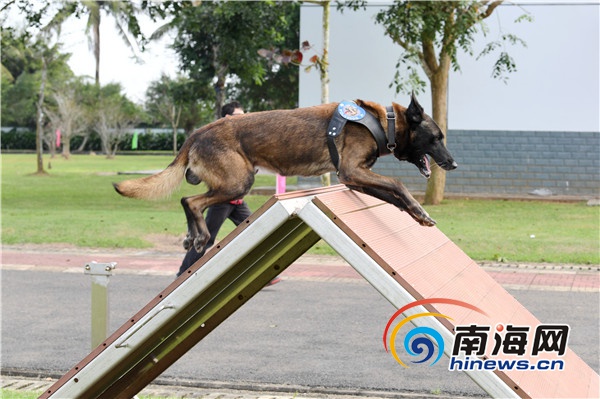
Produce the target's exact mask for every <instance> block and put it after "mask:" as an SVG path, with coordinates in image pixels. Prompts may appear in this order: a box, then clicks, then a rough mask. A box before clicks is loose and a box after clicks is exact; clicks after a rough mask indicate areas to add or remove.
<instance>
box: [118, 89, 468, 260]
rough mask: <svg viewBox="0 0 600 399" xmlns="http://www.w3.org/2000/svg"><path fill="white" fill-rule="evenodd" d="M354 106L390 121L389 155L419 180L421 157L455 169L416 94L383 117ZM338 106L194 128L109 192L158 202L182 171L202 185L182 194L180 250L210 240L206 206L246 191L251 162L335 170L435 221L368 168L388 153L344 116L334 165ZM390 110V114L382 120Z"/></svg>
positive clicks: (277, 168) (384, 125) (288, 170)
mask: <svg viewBox="0 0 600 399" xmlns="http://www.w3.org/2000/svg"><path fill="white" fill-rule="evenodd" d="M355 105H357V107H356V108H358V109H359V110H361V111H362V112H363V114H365V113H369V114H371V115H367V116H369V117H370V118H371V119H372V120H374V121H376V122H378V126H377V127H378V129H379V130H381V131H382V132H383V131H386V130H387V129H388V120H390V121H391V122H390V127H391V128H392V129H390V130H389V136H390V141H392V142H391V143H388V149H389V151H388V152H390V151H391V152H393V154H394V156H395V157H396V158H397V159H399V160H401V161H408V162H411V163H413V164H414V165H416V166H417V168H419V170H420V171H421V173H422V174H423V175H424V176H425V177H429V175H430V169H429V161H428V159H427V155H429V156H431V157H432V158H433V159H434V160H435V161H436V162H437V164H438V165H439V166H441V167H442V168H443V169H446V170H451V169H455V168H456V162H454V160H453V159H452V156H451V155H450V153H449V152H448V150H447V149H446V147H445V146H444V141H443V139H444V136H443V133H442V132H441V130H440V128H439V127H438V126H437V124H436V123H435V122H434V121H433V119H432V118H431V117H429V116H428V115H426V114H425V113H424V112H423V108H422V107H421V106H420V105H419V103H418V102H417V100H416V98H415V97H414V96H412V98H411V103H410V105H409V106H408V108H405V107H403V106H401V105H399V104H395V103H394V104H393V112H392V108H389V114H386V108H385V107H383V106H381V105H379V104H376V103H373V102H368V101H362V100H357V101H356V104H355ZM337 108H338V104H337V103H334V104H324V105H318V106H315V107H308V108H298V109H293V110H274V111H265V112H257V113H249V114H244V115H239V116H234V117H227V118H223V119H219V120H217V121H216V122H213V123H211V124H208V125H206V126H204V127H202V128H200V129H198V130H197V131H195V132H194V133H193V134H192V135H191V136H190V137H189V138H188V139H187V140H186V142H185V143H184V144H183V146H182V147H181V150H180V151H179V154H178V155H177V157H176V158H175V159H174V160H173V162H171V164H170V165H169V166H168V167H167V168H166V169H165V170H163V171H162V172H160V173H157V174H155V175H153V176H148V177H144V178H141V179H135V180H126V181H123V182H121V183H118V184H114V186H115V189H116V190H117V192H118V193H119V194H121V195H124V196H127V197H132V198H140V199H157V198H162V197H165V196H167V195H169V194H170V193H172V192H173V191H174V190H175V189H176V188H177V187H178V186H179V184H180V183H181V181H182V180H183V178H184V176H185V178H186V180H187V181H188V182H189V183H191V184H199V183H200V182H201V181H203V182H204V183H206V185H207V186H208V191H207V192H206V193H204V194H201V195H197V196H192V197H186V198H182V199H181V204H182V206H183V208H184V211H185V214H186V218H187V222H188V235H187V237H186V239H185V241H184V247H185V248H186V249H189V248H190V246H191V245H194V246H195V248H196V250H197V251H201V249H202V248H203V247H204V246H205V245H206V242H207V241H208V239H209V233H208V230H207V228H206V223H205V221H204V217H203V215H202V214H203V212H204V210H205V209H206V208H208V207H209V206H211V205H214V204H218V203H221V202H226V201H230V200H234V199H238V198H241V197H243V196H244V195H246V194H247V193H248V191H249V190H250V188H251V187H252V184H253V182H254V174H255V171H256V169H257V167H263V168H266V169H269V170H272V171H273V172H277V173H279V174H280V175H284V176H294V175H300V176H318V175H322V174H324V173H327V172H332V171H336V169H337V170H338V176H339V180H340V182H341V183H343V184H345V185H347V186H348V187H349V188H351V189H354V190H358V191H361V192H364V193H366V194H369V195H372V196H374V197H377V198H379V199H381V200H384V201H386V202H389V203H391V204H393V205H395V206H397V207H398V208H400V209H403V210H405V211H406V212H408V213H409V214H410V215H411V216H412V217H413V218H414V219H415V220H416V221H417V222H419V223H420V224H421V225H424V226H433V225H434V224H435V221H434V220H433V219H431V218H430V217H429V215H428V214H427V212H425V210H424V209H423V208H422V207H421V206H420V205H419V203H418V202H417V201H416V200H415V199H414V198H413V197H412V195H411V194H410V193H409V192H408V190H407V189H406V188H405V187H404V185H403V184H402V183H401V182H400V181H398V180H396V179H393V178H390V177H385V176H381V175H378V174H376V173H373V172H372V171H371V170H370V168H371V167H372V166H373V164H374V163H375V161H376V160H377V157H378V156H379V155H381V154H385V153H386V151H385V148H384V149H383V150H382V147H381V145H380V146H378V141H377V140H376V137H377V136H376V135H375V134H374V133H372V132H371V131H370V129H369V128H367V127H365V126H364V125H362V124H359V123H352V122H351V121H352V120H351V119H350V120H349V122H350V123H346V124H345V126H344V127H343V128H342V129H339V130H340V131H341V134H339V135H336V137H335V139H333V140H332V141H333V142H334V143H335V144H334V148H335V149H337V151H338V152H339V162H337V165H334V162H333V161H332V157H333V154H332V155H330V152H329V151H330V150H329V149H328V144H327V141H328V139H327V138H326V136H327V134H326V132H327V129H328V126H329V127H330V128H331V126H330V125H329V122H330V120H331V119H332V116H333V115H334V112H336V109H337ZM390 115H391V118H393V119H388V118H390ZM394 120H395V126H394ZM334 130H335V129H334ZM383 140H385V133H384V138H383ZM380 141H381V140H380ZM335 149H334V152H335Z"/></svg>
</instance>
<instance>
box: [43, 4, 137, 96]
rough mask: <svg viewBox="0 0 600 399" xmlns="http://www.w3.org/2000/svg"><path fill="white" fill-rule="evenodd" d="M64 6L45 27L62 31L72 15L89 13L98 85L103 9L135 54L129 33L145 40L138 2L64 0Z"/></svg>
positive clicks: (97, 83)
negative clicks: (140, 23)
mask: <svg viewBox="0 0 600 399" xmlns="http://www.w3.org/2000/svg"><path fill="white" fill-rule="evenodd" d="M61 2H62V7H61V8H60V9H59V10H58V12H57V13H56V14H55V15H54V16H53V17H52V19H51V20H50V22H49V23H48V25H46V27H45V28H44V29H46V30H49V29H56V30H58V31H60V26H61V25H62V24H63V23H64V21H65V20H66V19H67V18H69V17H70V16H72V15H74V16H75V17H77V18H79V17H80V16H81V15H87V17H88V19H87V27H86V33H88V34H89V33H90V30H91V32H92V36H91V43H92V46H93V49H94V59H95V61H96V74H95V82H96V85H97V86H98V85H100V22H101V18H102V11H104V12H106V14H107V15H109V16H112V18H113V19H114V21H115V25H116V28H117V30H118V32H119V34H120V35H121V37H122V38H123V40H124V41H125V43H126V44H127V45H129V47H130V48H131V49H132V51H133V52H134V54H135V48H136V44H135V43H134V42H133V41H132V40H131V39H130V37H129V34H131V35H132V36H133V37H134V38H138V39H139V40H143V35H142V32H141V29H140V26H139V23H138V20H137V16H136V14H137V13H138V12H139V10H138V8H137V6H136V3H134V2H131V1H102V0H89V1H67V0H62V1H61Z"/></svg>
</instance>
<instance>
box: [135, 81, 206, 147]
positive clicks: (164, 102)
mask: <svg viewBox="0 0 600 399" xmlns="http://www.w3.org/2000/svg"><path fill="white" fill-rule="evenodd" d="M213 98H214V92H213V89H212V87H211V86H209V85H206V84H204V85H202V84H200V83H199V82H196V81H194V80H192V79H190V78H187V77H183V76H178V77H177V78H175V79H172V78H170V77H168V76H166V75H162V76H161V77H160V79H158V80H155V81H153V82H151V83H150V85H149V86H148V90H147V91H146V104H145V106H146V112H147V113H148V114H149V116H150V117H151V118H152V120H153V121H158V122H161V123H166V124H168V125H170V127H171V128H172V129H173V135H174V136H173V140H174V142H173V145H174V147H173V148H174V151H177V146H176V142H175V139H176V131H177V127H179V126H181V127H182V128H183V129H184V130H185V133H186V135H188V136H189V135H190V134H191V133H192V132H193V131H194V129H196V128H197V127H198V126H202V125H204V124H206V123H209V122H211V121H212V120H213V112H212V109H213V108H212V104H213V103H214V100H213Z"/></svg>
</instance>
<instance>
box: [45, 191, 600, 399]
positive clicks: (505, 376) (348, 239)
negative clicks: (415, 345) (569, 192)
mask: <svg viewBox="0 0 600 399" xmlns="http://www.w3.org/2000/svg"><path fill="white" fill-rule="evenodd" d="M320 238H323V239H324V240H325V241H326V242H327V243H329V245H331V247H332V248H334V249H335V250H336V251H337V252H338V253H339V254H340V255H341V256H342V257H344V258H345V260H346V261H347V262H348V263H350V264H351V265H352V266H353V267H354V268H355V269H356V270H357V271H358V272H359V273H360V274H361V275H362V276H363V277H364V278H365V279H366V280H367V281H368V282H369V283H370V284H371V285H373V287H375V288H376V289H377V290H378V291H379V292H380V293H381V294H382V295H383V296H384V297H385V298H387V299H388V300H389V301H390V302H391V303H392V304H393V305H394V306H396V307H397V308H401V307H402V306H404V305H406V304H408V303H411V302H414V301H416V300H420V299H424V298H450V299H454V300H460V301H463V302H466V303H469V304H471V305H474V306H476V307H478V308H480V309H482V310H483V311H485V313H486V314H487V315H483V314H481V313H478V312H475V311H472V310H470V309H466V308H460V307H456V306H452V305H448V304H443V303H433V304H427V305H423V306H418V307H416V308H413V309H411V312H412V313H410V312H407V316H408V314H409V313H410V314H413V313H417V312H433V313H440V314H444V315H452V319H451V320H450V319H447V318H443V317H439V318H438V317H422V318H417V319H414V320H413V324H415V325H416V326H428V327H431V328H433V329H435V330H436V331H438V332H440V333H441V336H442V337H443V340H444V347H445V351H446V354H447V355H450V353H451V351H452V343H453V340H454V331H453V329H454V327H455V326H459V325H473V324H476V325H488V326H495V325H496V324H497V323H504V325H509V324H513V325H516V326H536V325H539V324H540V322H539V321H538V320H537V319H536V318H535V317H534V316H533V315H532V314H531V313H530V312H529V311H527V309H525V308H524V307H523V306H522V305H521V304H520V303H519V302H517V301H516V300H515V299H514V298H513V297H512V296H511V295H510V294H509V293H507V292H506V291H505V290H504V289H503V288H502V287H501V286H500V285H499V284H497V283H496V282H495V281H494V280H493V279H492V278H491V277H490V276H489V275H488V274H487V273H486V272H485V271H483V270H482V269H481V268H480V267H479V266H478V265H477V264H476V263H475V262H474V261H473V260H471V259H470V258H469V257H468V256H467V255H466V254H465V253H464V252H462V251H461V250H460V249H459V248H458V247H457V246H456V245H455V244H454V243H453V242H451V241H450V240H449V239H448V238H447V237H446V236H445V235H444V234H442V233H441V232H440V231H439V230H438V229H437V228H435V227H421V226H419V225H418V224H417V223H416V222H414V221H413V219H412V218H411V217H410V216H408V215H407V214H406V213H404V212H402V211H400V210H398V209H397V208H395V207H394V206H392V205H389V204H387V203H384V202H382V201H380V200H378V199H375V198H373V197H370V196H367V195H363V194H359V193H356V192H354V191H351V190H348V189H346V188H345V187H344V186H333V187H329V188H323V189H316V190H307V191H299V192H293V193H288V194H283V195H279V196H274V197H272V198H271V199H270V200H269V201H267V203H265V204H264V205H263V206H262V207H261V208H260V209H259V210H258V211H256V212H255V213H254V214H253V215H252V216H251V217H250V218H249V219H248V220H247V221H246V222H244V223H243V224H242V225H240V226H238V227H237V228H236V230H234V231H233V232H232V233H231V234H230V235H229V236H228V237H226V238H225V239H224V240H223V241H221V242H220V243H219V244H218V245H217V246H216V248H214V249H212V250H211V251H209V252H208V253H207V254H206V255H205V256H204V257H203V258H202V259H201V260H200V261H198V262H197V263H196V264H195V265H194V266H192V268H190V269H189V270H188V271H187V273H186V274H184V275H182V276H181V277H180V278H179V279H177V280H176V281H174V282H173V283H172V284H171V285H170V286H169V287H167V288H166V289H165V290H164V291H163V292H161V293H160V294H159V295H158V296H156V297H155V298H154V299H153V300H152V301H150V302H149V303H148V304H147V305H146V306H145V307H144V308H143V309H142V310H140V311H139V312H138V313H137V314H136V315H134V316H133V317H131V318H130V319H129V320H128V321H127V322H126V323H125V324H124V325H123V326H122V327H121V328H119V329H118V330H117V331H116V332H115V333H114V334H112V336H110V337H109V338H108V339H106V341H105V342H103V343H102V344H101V345H100V346H98V347H97V348H96V349H95V350H93V351H92V352H91V353H90V354H89V355H88V356H87V357H86V358H85V359H83V360H82V361H81V362H80V363H78V364H77V365H76V366H75V367H73V368H72V369H71V370H70V371H69V372H68V373H66V374H65V375H64V376H63V377H62V378H61V379H60V380H59V381H57V382H56V383H55V384H54V385H53V386H52V387H51V388H49V389H48V390H47V391H46V392H45V393H44V394H42V396H40V398H82V399H91V398H110V399H114V398H132V397H133V396H134V395H135V394H137V393H138V392H139V391H141V390H142V389H143V388H144V387H145V386H146V385H148V384H149V383H150V382H151V381H153V380H154V379H155V378H156V377H158V376H159V375H160V374H161V373H162V372H163V371H164V370H166V369H167V368H168V367H169V366H170V365H171V364H173V363H174V362H175V361H176V360H177V359H179V358H180V357H181V356H182V355H183V354H184V353H186V352H187V351H188V350H189V349H191V348H192V347H193V346H194V345H195V344H196V343H198V342H199V341H200V340H201V339H202V338H204V336H206V335H207V334H208V333H209V332H211V331H212V330H213V329H214V328H215V327H217V326H218V325H219V324H220V323H221V322H222V321H223V320H225V319H226V318H227V317H228V316H229V315H231V314H232V313H233V312H235V310H237V309H238V308H239V307H240V306H242V305H243V304H244V303H246V301H248V300H249V299H250V298H251V297H252V296H253V295H254V294H256V293H257V292H258V291H260V290H261V289H262V288H263V287H264V286H265V284H266V283H267V282H269V281H270V280H271V279H272V278H274V277H275V276H277V275H278V274H279V273H281V272H282V271H283V270H284V269H285V268H286V267H288V266H289V265H290V264H292V262H294V261H295V260H296V259H297V258H298V257H300V255H302V254H303V253H304V252H305V251H307V250H308V249H309V248H310V247H312V246H313V245H314V244H315V243H316V242H317V241H318V240H319V239H320ZM521 358H522V359H523V358H527V355H524V356H523V357H521ZM561 359H562V360H563V362H564V366H565V367H564V369H563V370H560V371H557V370H555V371H550V370H544V371H541V370H526V371H523V370H511V371H497V370H494V371H489V370H477V371H469V372H466V373H467V374H468V375H469V376H470V377H471V378H472V379H473V380H474V381H475V382H476V383H477V384H478V385H480V386H481V387H482V388H483V389H484V390H485V391H486V392H487V393H488V394H489V395H490V396H492V397H502V398H506V397H522V398H553V397H561V398H566V397H568V398H575V397H587V398H595V397H598V394H599V389H600V377H599V376H598V374H596V373H595V372H594V370H592V369H591V368H590V367H589V366H588V365H587V364H585V363H584V362H583V361H582V360H581V359H580V358H579V357H578V356H577V355H575V354H574V353H573V352H572V351H571V350H570V349H567V351H566V353H565V354H564V355H563V356H562V357H561Z"/></svg>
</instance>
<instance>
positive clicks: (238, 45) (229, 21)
mask: <svg viewBox="0 0 600 399" xmlns="http://www.w3.org/2000/svg"><path fill="white" fill-rule="evenodd" d="M298 13H299V12H298V5H297V4H294V3H292V2H228V1H225V2H202V3H201V4H199V5H198V6H196V7H186V8H183V9H181V11H180V12H179V13H178V14H177V15H176V16H175V18H174V19H173V21H172V22H171V24H170V26H171V27H174V28H176V29H177V30H178V35H177V37H176V39H175V42H174V43H173V48H174V49H175V51H177V53H178V54H179V59H180V63H181V65H182V69H183V71H184V72H186V73H187V74H188V75H189V77H190V78H191V79H193V80H195V81H198V82H202V83H205V84H213V85H214V88H215V94H216V104H217V108H220V106H221V105H222V103H221V101H223V100H224V99H225V98H236V97H240V98H239V99H240V100H241V101H244V102H245V104H244V106H245V107H246V109H248V110H251V109H259V105H260V104H261V101H260V100H259V101H256V96H250V93H252V91H253V90H254V89H255V88H257V87H259V86H260V85H261V84H262V83H264V82H265V81H266V80H269V81H270V85H272V87H276V89H274V90H278V92H277V93H275V92H271V93H266V94H268V95H271V96H272V97H275V98H277V99H279V100H281V99H282V98H284V96H285V97H287V98H288V99H289V98H290V97H292V98H296V97H297V96H294V95H290V91H292V92H293V91H295V90H297V84H293V82H295V81H297V78H296V77H295V76H297V75H294V73H293V72H292V71H285V72H287V73H283V72H282V73H281V74H280V73H279V72H278V71H273V70H267V69H266V64H265V62H264V60H262V59H261V58H260V57H259V56H258V54H257V51H258V50H259V49H260V48H262V47H271V46H279V45H286V43H285V41H289V40H294V39H295V36H294V34H296V35H297V30H298V24H297V21H298V18H297V17H296V15H297V14H298ZM290 16H293V17H290ZM282 32H290V33H289V34H284V33H282ZM287 45H289V44H287ZM295 73H296V74H297V71H295ZM279 74H280V76H281V78H280V79H276V77H278V76H277V75H279ZM228 76H229V77H231V76H236V77H237V78H238V79H239V81H237V80H235V79H234V80H232V81H230V82H229V83H227V85H226V78H227V77H228ZM290 79H291V80H292V83H290ZM213 82H216V83H213ZM282 85H283V86H282ZM236 88H242V89H241V90H240V91H239V92H238V91H236ZM276 94H277V95H276ZM241 96H245V98H241ZM267 101H269V100H268V99H267ZM288 101H289V100H288ZM269 105H272V103H271V104H269Z"/></svg>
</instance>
